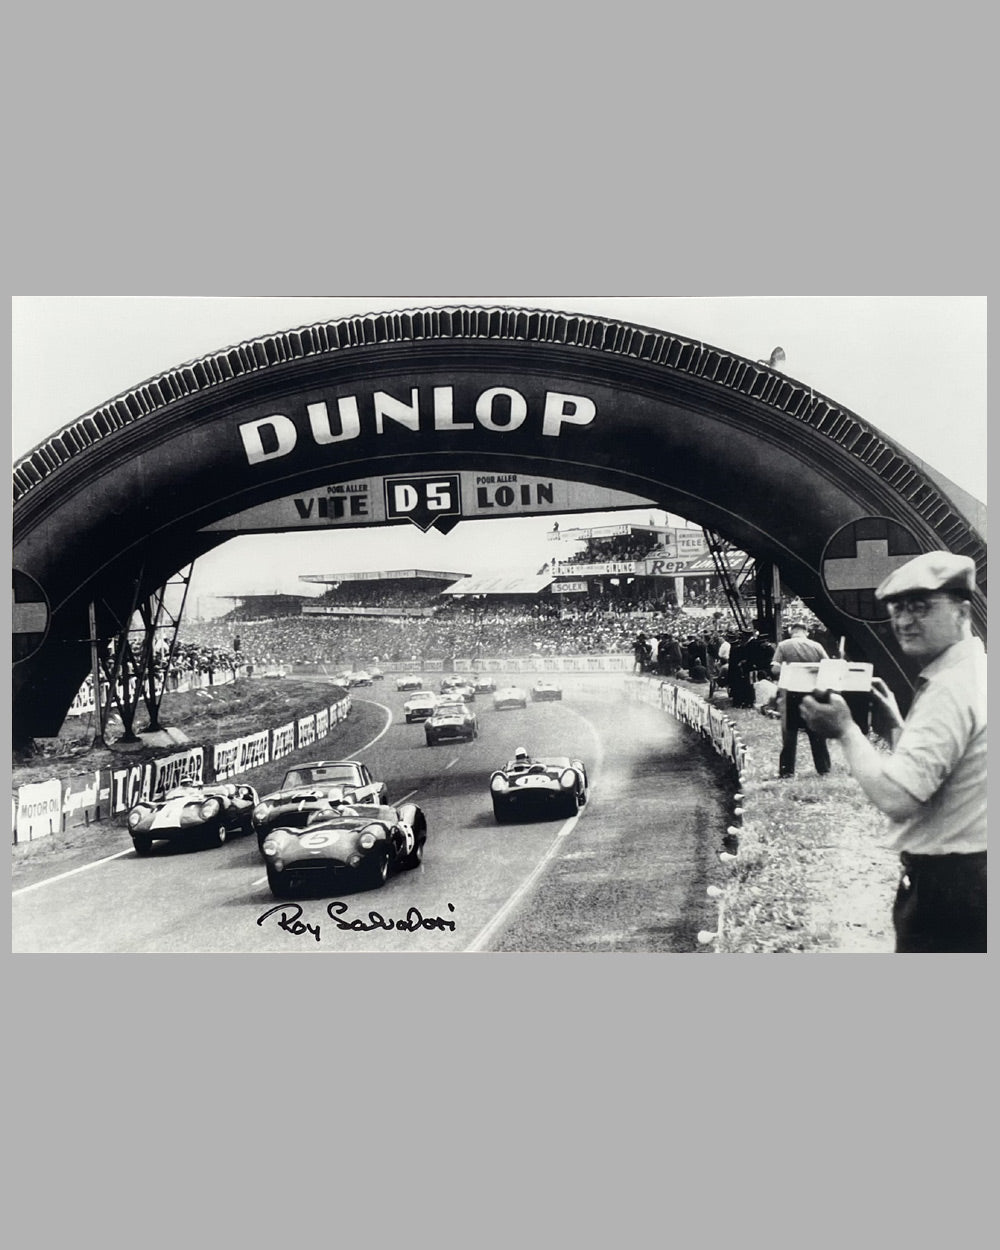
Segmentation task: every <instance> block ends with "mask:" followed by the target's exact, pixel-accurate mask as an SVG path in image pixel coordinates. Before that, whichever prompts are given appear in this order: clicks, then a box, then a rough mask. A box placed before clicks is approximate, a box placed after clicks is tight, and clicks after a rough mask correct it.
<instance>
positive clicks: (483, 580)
mask: <svg viewBox="0 0 1000 1250" xmlns="http://www.w3.org/2000/svg"><path fill="white" fill-rule="evenodd" d="M551 583H552V574H551V573H542V574H537V573H536V574H530V573H529V574H521V575H520V576H515V575H508V576H506V577H497V576H492V577H463V578H462V580H461V581H458V582H456V583H455V584H454V586H449V587H448V588H447V589H446V590H445V591H444V592H443V593H444V594H446V595H537V594H538V592H539V591H540V590H544V589H545V587H546V586H549V585H551Z"/></svg>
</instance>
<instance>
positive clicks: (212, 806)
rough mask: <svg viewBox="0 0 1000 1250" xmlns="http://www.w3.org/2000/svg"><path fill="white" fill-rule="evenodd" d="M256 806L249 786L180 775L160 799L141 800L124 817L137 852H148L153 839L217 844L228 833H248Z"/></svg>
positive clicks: (223, 840) (255, 798)
mask: <svg viewBox="0 0 1000 1250" xmlns="http://www.w3.org/2000/svg"><path fill="white" fill-rule="evenodd" d="M256 805H257V791H256V790H255V789H254V788H253V786H244V785H234V784H233V783H232V782H225V781H219V782H215V783H214V784H213V785H203V784H202V783H201V782H199V781H194V780H192V779H190V778H182V779H181V781H179V782H178V784H177V785H176V786H173V787H172V788H171V789H169V790H168V791H167V792H166V794H165V795H164V797H163V798H162V799H143V800H141V801H140V802H138V803H136V804H135V806H134V807H132V808H131V809H130V810H129V813H128V815H127V816H126V818H125V821H126V824H127V825H128V831H129V833H130V834H131V835H132V845H133V846H134V847H135V853H136V854H137V855H148V854H149V852H150V851H151V850H152V847H153V843H154V841H157V840H158V839H161V838H163V839H166V840H168V841H174V840H180V839H184V840H185V841H190V842H201V843H202V844H204V845H207V846H221V845H222V844H223V843H224V842H225V840H226V839H227V838H228V837H229V835H230V834H231V833H248V832H249V830H250V824H251V816H252V813H253V810H254V808H255V807H256Z"/></svg>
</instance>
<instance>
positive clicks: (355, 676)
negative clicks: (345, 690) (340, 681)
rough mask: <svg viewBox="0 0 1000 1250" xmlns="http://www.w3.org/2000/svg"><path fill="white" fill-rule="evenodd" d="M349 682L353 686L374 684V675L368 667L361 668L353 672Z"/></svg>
mask: <svg viewBox="0 0 1000 1250" xmlns="http://www.w3.org/2000/svg"><path fill="white" fill-rule="evenodd" d="M349 684H350V685H352V686H370V685H371V684H372V675H371V673H369V672H368V670H367V669H366V668H359V669H358V670H357V672H355V673H352V674H351V677H350V683H349Z"/></svg>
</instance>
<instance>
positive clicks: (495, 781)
mask: <svg viewBox="0 0 1000 1250" xmlns="http://www.w3.org/2000/svg"><path fill="white" fill-rule="evenodd" d="M490 789H491V790H492V791H493V793H494V794H502V793H503V792H504V790H506V789H507V778H506V777H505V776H504V775H503V773H494V774H493V776H492V777H491V778H490Z"/></svg>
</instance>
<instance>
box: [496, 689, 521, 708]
mask: <svg viewBox="0 0 1000 1250" xmlns="http://www.w3.org/2000/svg"><path fill="white" fill-rule="evenodd" d="M493 706H494V707H495V708H496V709H497V711H500V710H501V709H502V708H505V707H527V706H528V696H527V694H525V692H524V690H523V689H522V688H521V687H520V686H501V687H500V689H499V690H496V691H494V694H493Z"/></svg>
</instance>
